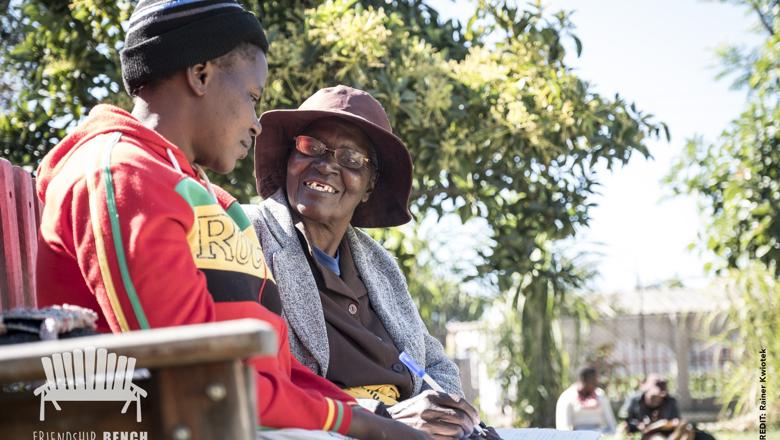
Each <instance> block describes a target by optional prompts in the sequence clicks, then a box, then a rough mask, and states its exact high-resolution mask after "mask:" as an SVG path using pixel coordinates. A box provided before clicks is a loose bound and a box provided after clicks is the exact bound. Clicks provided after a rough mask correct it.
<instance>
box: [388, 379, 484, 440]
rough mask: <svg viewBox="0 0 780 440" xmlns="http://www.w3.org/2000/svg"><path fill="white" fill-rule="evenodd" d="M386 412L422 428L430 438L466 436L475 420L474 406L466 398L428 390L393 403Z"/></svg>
mask: <svg viewBox="0 0 780 440" xmlns="http://www.w3.org/2000/svg"><path fill="white" fill-rule="evenodd" d="M388 412H389V413H390V415H391V416H393V419H395V420H398V421H399V422H401V423H404V424H406V425H409V426H412V427H414V428H417V429H419V430H421V431H425V432H427V433H429V434H431V435H432V436H433V438H434V439H460V438H464V437H468V436H469V435H471V433H472V432H473V431H474V425H476V424H477V423H479V416H478V414H477V410H476V409H474V407H473V406H471V404H470V403H468V402H467V401H466V399H464V398H463V397H460V396H457V395H451V394H446V393H439V392H436V391H432V390H426V391H423V392H422V393H420V394H418V395H417V396H415V397H412V398H411V399H407V400H404V401H403V402H400V403H397V404H395V405H393V406H391V407H390V408H388Z"/></svg>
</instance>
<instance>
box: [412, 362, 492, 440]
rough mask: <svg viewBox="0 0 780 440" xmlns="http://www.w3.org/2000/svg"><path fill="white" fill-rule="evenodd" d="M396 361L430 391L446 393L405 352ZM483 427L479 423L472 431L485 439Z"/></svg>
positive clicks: (485, 434)
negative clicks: (421, 381) (399, 361)
mask: <svg viewBox="0 0 780 440" xmlns="http://www.w3.org/2000/svg"><path fill="white" fill-rule="evenodd" d="M398 359H400V360H401V362H403V364H404V365H406V368H408V369H409V371H411V372H412V373H414V374H416V375H417V376H418V377H420V378H421V379H422V380H423V381H424V382H425V383H427V384H428V386H429V387H431V389H432V390H434V391H438V392H440V393H446V391H444V388H442V387H441V385H439V384H438V383H437V382H436V381H435V380H433V378H432V377H431V376H430V375H429V374H428V373H426V372H425V369H424V368H422V367H421V366H419V365H417V362H416V361H415V360H414V358H413V357H411V356H409V354H408V353H407V352H405V351H402V352H401V355H400V356H398ZM483 426H484V427H487V425H485V424H484V423H482V422H479V425H474V430H475V431H477V432H478V433H479V435H480V436H482V437H487V433H486V432H485V430H484V429H482V427H483Z"/></svg>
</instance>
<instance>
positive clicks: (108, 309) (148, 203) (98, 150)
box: [37, 105, 354, 434]
mask: <svg viewBox="0 0 780 440" xmlns="http://www.w3.org/2000/svg"><path fill="white" fill-rule="evenodd" d="M37 178H38V180H37V182H38V183H37V190H38V196H39V197H40V198H41V200H42V201H43V203H44V210H43V214H42V218H41V234H40V240H39V246H38V264H37V282H38V304H39V305H40V306H47V305H52V304H62V303H69V304H76V305H80V306H83V307H87V308H90V309H93V310H95V311H97V312H98V314H99V315H100V319H99V321H98V329H99V330H100V331H104V332H108V331H113V332H115V333H116V332H123V331H127V330H136V329H147V328H156V327H169V326H175V325H183V324H196V323H204V322H213V321H222V320H229V319H238V318H257V319H262V320H264V321H267V322H269V323H271V325H272V326H273V327H274V328H275V329H276V331H277V334H278V336H279V349H278V353H277V355H276V356H275V357H257V358H253V359H251V360H250V362H251V364H252V365H253V366H254V367H255V369H256V371H257V375H256V378H255V379H256V389H257V401H258V403H259V404H258V411H259V414H258V416H259V418H260V420H261V423H262V425H263V426H268V427H295V428H304V429H320V430H326V431H337V432H339V433H342V434H345V433H346V432H347V430H348V428H349V425H350V422H351V419H352V409H351V406H352V405H354V400H353V399H352V398H351V397H350V396H348V395H346V394H344V393H343V392H342V391H341V390H339V388H338V387H336V386H335V385H333V384H332V383H330V382H328V381H327V380H325V379H323V378H321V377H319V376H317V375H315V374H314V373H312V372H311V371H309V370H308V369H307V368H306V367H304V366H302V365H301V364H300V363H299V362H298V361H297V360H296V359H295V358H294V357H293V356H292V355H291V354H290V349H289V345H288V340H287V327H286V325H285V324H284V322H283V320H282V319H281V318H279V317H278V316H277V315H275V314H274V313H272V312H270V311H269V310H268V309H266V308H264V307H263V306H262V305H260V296H261V295H262V294H263V292H269V291H270V290H273V289H276V284H275V282H274V280H273V276H272V275H271V273H270V271H269V270H268V267H267V266H266V264H265V260H264V257H263V252H262V249H261V248H260V243H259V240H258V239H257V236H256V235H255V232H254V230H253V228H252V225H251V224H250V222H249V220H248V219H247V218H246V216H245V215H244V213H243V212H242V210H241V208H240V206H239V205H238V203H236V200H235V199H233V198H232V197H231V196H230V195H228V194H227V193H226V192H225V191H223V190H221V189H220V188H218V187H216V186H213V185H209V184H208V183H207V182H206V181H204V180H202V179H201V178H200V177H199V173H198V172H196V170H195V169H193V167H192V166H191V165H190V163H189V162H188V161H187V158H186V157H185V156H184V154H183V153H182V151H181V150H179V149H178V148H177V147H176V146H175V145H173V144H171V143H170V142H169V141H167V140H166V139H165V138H163V137H162V136H161V135H160V134H159V133H157V132H155V131H153V130H150V129H148V128H146V127H144V126H143V125H141V123H140V122H139V121H138V120H136V119H135V118H133V116H132V115H130V114H129V113H127V112H125V111H124V110H121V109H119V108H116V107H112V106H108V105H100V106H97V107H95V108H94V109H93V110H92V111H91V112H90V114H89V117H88V119H87V120H86V121H84V122H83V123H82V124H81V125H80V126H79V127H78V128H77V129H76V130H75V132H73V133H72V134H70V135H69V136H67V137H66V138H65V139H63V140H62V142H60V143H59V144H58V145H57V146H56V147H54V149H53V150H52V151H50V152H49V154H47V155H46V157H45V158H44V159H43V162H42V163H41V165H40V168H39V169H38V177H37ZM209 188H210V189H211V190H209ZM296 383H298V384H300V385H301V386H298V385H296Z"/></svg>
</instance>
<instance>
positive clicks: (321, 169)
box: [286, 118, 373, 227]
mask: <svg viewBox="0 0 780 440" xmlns="http://www.w3.org/2000/svg"><path fill="white" fill-rule="evenodd" d="M300 134H302V135H305V136H310V137H313V138H315V139H317V140H319V141H321V142H323V143H324V144H325V145H327V146H328V148H330V149H336V148H349V149H352V150H356V151H359V152H361V153H363V154H365V155H366V156H368V157H371V156H372V150H373V148H372V146H371V140H370V139H369V138H368V136H366V135H365V133H363V131H362V130H360V128H358V127H357V126H355V125H353V124H350V123H349V122H346V121H343V120H341V119H335V118H330V119H321V120H318V121H316V122H314V123H312V124H311V125H309V126H308V127H307V128H306V129H305V130H303V132H301V133H300ZM372 175H373V171H372V167H371V165H370V164H366V165H364V166H363V167H362V168H360V169H359V170H353V169H349V168H345V167H343V166H341V165H339V163H338V162H336V159H335V157H334V156H333V154H332V153H331V152H330V151H329V152H327V153H326V154H324V155H323V156H320V157H311V156H306V155H305V154H302V153H300V152H298V151H297V150H295V149H294V148H293V150H292V153H291V154H290V158H289V159H288V161H287V184H286V189H287V201H288V202H289V204H290V207H292V209H294V210H295V211H296V212H298V213H299V214H300V215H301V216H302V217H303V218H304V219H305V220H309V221H313V222H316V223H319V224H321V225H324V226H328V227H341V226H343V227H346V225H348V224H349V222H350V220H352V214H353V213H354V212H355V208H357V206H358V205H359V204H360V203H362V202H365V201H366V200H368V197H369V195H370V193H371V189H372V187H373V182H372Z"/></svg>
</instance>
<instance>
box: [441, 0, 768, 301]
mask: <svg viewBox="0 0 780 440" xmlns="http://www.w3.org/2000/svg"><path fill="white" fill-rule="evenodd" d="M429 3H430V4H431V5H433V6H434V7H435V8H436V9H437V10H438V11H440V13H441V14H442V15H443V16H444V17H455V18H460V19H461V20H463V19H466V18H468V14H469V13H470V12H471V11H472V10H473V7H472V6H471V4H473V2H472V1H469V0H457V1H452V0H430V2H429ZM546 4H547V5H548V8H549V10H551V11H556V10H560V9H565V10H575V11H576V12H575V15H574V16H573V19H572V20H573V22H574V23H575V25H576V30H575V33H576V35H577V36H578V37H579V38H580V39H581V40H582V42H583V52H582V56H581V57H580V58H576V56H573V54H572V56H570V59H569V60H568V62H569V65H571V66H573V67H575V68H576V69H577V71H578V73H579V75H580V77H582V78H584V79H585V80H587V81H589V82H591V83H592V84H593V85H594V87H595V90H596V91H598V92H599V93H602V94H604V95H605V96H612V95H614V93H616V92H618V93H620V94H621V95H622V96H623V97H625V98H626V99H627V100H629V101H634V102H636V104H637V107H638V108H640V109H642V110H644V111H647V112H650V113H653V114H655V115H656V116H657V118H658V119H659V120H662V121H664V122H666V123H667V124H668V125H669V128H670V130H671V134H672V141H671V143H667V142H666V141H665V140H664V141H653V142H650V144H649V146H650V150H651V152H652V154H653V155H654V160H649V161H648V160H644V159H642V158H640V157H638V156H637V157H635V158H633V159H632V160H631V162H630V163H629V165H628V166H626V167H625V168H623V169H620V170H617V171H616V172H614V173H612V174H607V173H603V174H602V183H603V188H602V195H601V196H599V197H597V198H595V199H594V201H595V202H596V203H598V206H597V207H596V208H595V209H594V210H593V211H592V222H591V228H590V229H589V230H586V231H583V233H582V234H580V236H578V238H577V242H576V244H575V248H576V249H578V250H586V251H589V252H591V253H593V256H592V257H591V259H590V260H589V261H591V262H592V263H594V264H595V267H596V268H597V269H598V271H599V272H600V274H601V276H600V277H599V278H598V279H597V280H595V284H594V288H596V289H597V290H605V291H613V290H625V289H632V288H633V287H634V286H635V285H636V284H637V281H639V282H640V283H641V284H643V285H647V284H651V283H655V282H659V281H663V280H666V279H669V278H672V277H679V278H681V279H682V280H683V282H684V283H686V284H687V285H692V286H696V285H701V284H703V283H704V282H705V279H704V277H703V271H702V266H703V265H704V262H705V259H704V257H701V256H698V255H696V254H695V253H692V252H689V251H688V250H687V246H688V244H689V243H691V242H693V241H694V240H695V239H696V234H697V231H698V230H699V224H700V223H699V216H698V214H697V210H696V202H695V201H694V200H693V199H691V198H687V197H681V198H674V199H671V200H668V199H666V200H665V199H664V196H665V195H668V193H669V192H668V190H665V189H664V188H663V187H662V185H661V184H660V180H661V179H662V177H663V176H664V175H665V174H666V173H667V172H668V170H669V167H670V164H671V162H672V159H673V158H674V157H675V156H677V155H678V154H679V152H680V151H681V148H682V147H683V146H684V145H685V142H686V140H687V139H689V138H691V137H693V136H695V135H701V136H703V137H704V138H705V139H709V140H714V139H716V138H717V136H718V134H719V133H720V132H721V131H722V130H723V129H724V128H725V127H726V126H727V124H728V123H729V121H730V120H732V119H734V118H735V117H736V116H737V115H738V114H739V112H740V110H741V109H742V108H743V106H744V93H743V92H735V91H732V90H730V88H729V86H730V83H729V82H728V80H716V79H715V75H716V74H717V72H718V66H719V64H718V60H717V58H716V57H715V55H714V50H715V49H716V48H717V47H718V46H720V45H722V44H738V45H749V46H752V45H754V44H756V42H757V41H759V37H758V36H756V34H754V33H753V32H752V29H753V25H754V23H755V20H754V18H753V16H752V15H748V14H747V11H746V10H744V9H741V8H737V7H734V6H732V5H729V4H723V3H720V2H714V1H697V0H644V1H639V0H548V1H546ZM459 15H460V16H459ZM572 52H573V51H572Z"/></svg>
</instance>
